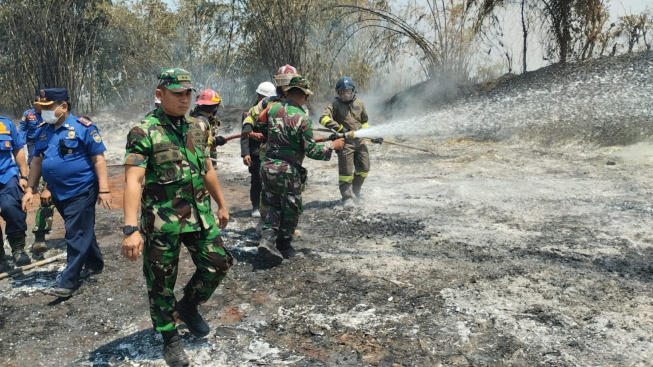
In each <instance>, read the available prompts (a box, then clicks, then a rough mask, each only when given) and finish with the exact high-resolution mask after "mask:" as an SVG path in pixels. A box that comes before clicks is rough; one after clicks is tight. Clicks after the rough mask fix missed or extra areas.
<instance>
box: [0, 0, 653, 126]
mask: <svg viewBox="0 0 653 367" xmlns="http://www.w3.org/2000/svg"><path fill="white" fill-rule="evenodd" d="M173 5H174V6H171V4H169V3H168V2H165V1H162V0H131V1H127V0H118V1H110V0H57V1H54V0H9V1H0V21H1V22H2V24H3V27H1V28H0V38H1V39H2V42H0V48H1V51H2V52H1V53H0V78H1V79H2V85H3V86H5V88H2V89H1V90H0V94H2V98H1V99H0V109H2V110H3V111H10V112H11V113H14V114H17V113H19V112H21V111H23V110H24V109H25V108H26V106H28V105H29V103H30V102H31V101H33V99H34V97H35V95H36V92H37V91H38V90H40V89H42V88H45V87H54V86H59V87H66V88H68V89H69V91H70V93H71V98H72V103H73V105H74V106H75V107H76V108H77V109H78V110H79V111H85V112H86V111H93V110H98V109H109V108H129V107H143V106H149V105H151V102H152V99H153V96H154V92H153V90H152V89H153V88H154V85H155V84H156V74H157V72H158V71H159V70H160V69H161V68H163V67H168V66H177V67H182V68H185V69H187V70H189V71H191V73H192V74H193V77H194V81H195V84H196V85H197V87H198V88H199V89H204V88H212V89H215V90H216V91H218V92H219V93H220V95H221V96H222V97H223V100H225V103H226V104H230V105H247V104H249V103H251V101H252V100H253V98H254V96H253V95H252V94H253V92H252V91H253V90H254V89H255V87H256V85H257V84H258V83H260V82H261V81H264V80H271V78H272V76H273V75H274V74H275V73H276V70H277V68H278V67H279V66H281V65H285V64H291V65H294V66H296V67H297V68H298V70H299V71H300V72H301V73H302V74H304V75H305V76H306V77H307V78H308V79H309V81H311V83H312V84H313V88H312V89H314V90H315V91H316V94H317V97H318V98H329V97H330V96H332V95H333V84H334V83H335V81H336V80H337V78H339V77H340V76H342V75H349V76H352V77H354V78H355V80H356V83H357V87H358V89H359V90H371V89H375V88H379V87H380V85H382V84H387V83H394V84H395V88H398V89H397V92H398V91H399V89H400V88H402V87H406V86H408V84H410V83H411V81H413V80H415V79H421V80H424V79H427V78H436V79H437V78H442V77H447V78H452V79H454V80H456V81H460V82H470V81H482V79H484V78H490V77H495V76H497V75H492V73H491V72H490V68H489V67H488V65H487V63H485V64H484V63H483V61H482V60H483V58H482V57H479V56H483V55H487V54H490V55H492V54H495V55H500V57H501V58H502V61H501V63H500V66H499V67H498V68H496V69H497V70H495V71H500V72H505V71H508V72H513V71H515V69H517V68H516V67H515V66H514V65H513V64H515V63H516V62H518V63H519V64H521V68H520V69H521V70H519V71H525V70H527V67H528V63H529V60H528V59H527V55H528V52H527V51H528V47H529V46H532V45H533V44H537V45H538V47H541V48H542V49H543V50H544V56H545V57H546V58H547V59H548V62H551V63H553V62H560V63H566V62H572V61H577V60H586V59H590V58H595V57H602V56H614V55H616V54H620V53H626V52H634V51H638V50H642V49H647V50H649V49H650V48H651V42H652V40H651V38H652V36H651V28H652V27H653V23H652V19H653V11H651V10H648V11H646V12H644V13H642V14H631V15H627V16H623V17H620V18H619V19H618V20H617V21H616V22H610V18H609V13H608V9H609V8H608V7H609V6H610V0H407V1H391V0H322V1H312V0H296V1H287V0H213V1H209V0H177V1H176V2H175V3H174V4H173ZM507 13H510V14H518V17H519V24H520V31H519V33H520V34H519V35H515V34H505V32H504V28H505V23H506V20H505V14H507ZM513 33H514V32H513ZM508 37H513V38H514V37H521V39H522V40H523V45H522V47H521V50H520V51H519V53H516V52H515V51H514V48H510V47H508V42H507V41H506V40H507V38H508ZM485 59H487V58H485ZM407 60H410V61H411V62H412V63H413V64H415V65H416V66H413V67H412V68H408V69H406V68H400V66H401V65H405V64H406V63H407ZM479 60H481V61H479ZM516 60H518V61H516ZM495 63H496V61H495ZM395 70H401V72H400V73H395V74H398V75H394V77H393V78H388V79H380V78H378V76H379V75H384V74H393V71H395ZM495 74H496V72H495Z"/></svg>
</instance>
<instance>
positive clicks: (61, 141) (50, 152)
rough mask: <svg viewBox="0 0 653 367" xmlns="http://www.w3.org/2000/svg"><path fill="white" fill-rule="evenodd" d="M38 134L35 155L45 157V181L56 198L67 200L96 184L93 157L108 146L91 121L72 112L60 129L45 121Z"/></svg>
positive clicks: (43, 170) (42, 168)
mask: <svg viewBox="0 0 653 367" xmlns="http://www.w3.org/2000/svg"><path fill="white" fill-rule="evenodd" d="M36 135H37V137H36V145H35V146H34V156H35V157H39V156H41V155H42V156H43V164H42V165H41V170H42V174H43V180H45V182H47V184H48V190H50V192H52V195H53V196H54V197H56V198H57V199H58V200H66V199H69V198H71V197H73V196H76V195H77V194H79V193H82V192H84V191H87V190H89V189H90V188H91V187H93V186H94V185H96V183H97V176H96V174H95V165H94V164H93V161H92V160H91V157H93V156H96V155H99V154H101V153H102V152H104V151H105V150H107V148H105V146H104V143H102V138H101V137H100V133H99V131H98V128H97V127H96V126H95V125H93V124H92V123H91V121H89V120H87V119H84V118H79V119H78V118H77V117H75V116H73V115H72V114H69V115H68V117H67V118H66V119H65V120H64V122H63V124H61V126H59V127H58V128H56V129H55V127H54V125H50V124H45V125H43V126H41V127H40V128H39V129H38V131H37V133H36Z"/></svg>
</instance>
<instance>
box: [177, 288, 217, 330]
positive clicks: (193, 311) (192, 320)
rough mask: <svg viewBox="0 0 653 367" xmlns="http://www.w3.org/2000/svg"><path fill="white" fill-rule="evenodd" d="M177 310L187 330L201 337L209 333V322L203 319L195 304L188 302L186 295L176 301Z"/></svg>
mask: <svg viewBox="0 0 653 367" xmlns="http://www.w3.org/2000/svg"><path fill="white" fill-rule="evenodd" d="M177 312H178V313H179V318H180V319H181V321H183V322H184V324H186V326H187V327H188V331H190V332H191V333H193V335H195V336H199V337H202V336H207V335H209V333H210V332H211V328H210V327H209V324H207V323H206V321H204V319H203V318H202V315H200V313H199V311H198V310H197V304H195V303H192V302H190V301H189V300H188V299H187V298H186V296H184V297H183V298H182V299H181V300H180V301H179V302H177Z"/></svg>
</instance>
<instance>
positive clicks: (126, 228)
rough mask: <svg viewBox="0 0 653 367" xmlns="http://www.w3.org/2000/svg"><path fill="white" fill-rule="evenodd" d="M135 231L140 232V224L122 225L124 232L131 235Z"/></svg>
mask: <svg viewBox="0 0 653 367" xmlns="http://www.w3.org/2000/svg"><path fill="white" fill-rule="evenodd" d="M134 232H138V226H124V227H122V233H124V234H126V235H130V234H132V233H134Z"/></svg>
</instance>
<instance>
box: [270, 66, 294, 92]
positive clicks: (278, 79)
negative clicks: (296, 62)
mask: <svg viewBox="0 0 653 367" xmlns="http://www.w3.org/2000/svg"><path fill="white" fill-rule="evenodd" d="M295 75H297V69H295V67H294V66H292V65H289V64H286V65H284V66H282V67H280V68H279V73H278V74H277V75H276V76H275V77H274V84H275V85H276V86H277V87H280V86H284V85H288V84H289V83H290V79H292V77H293V76H295Z"/></svg>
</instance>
